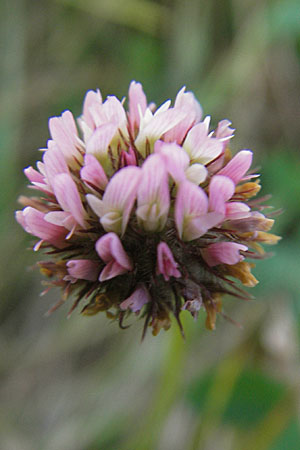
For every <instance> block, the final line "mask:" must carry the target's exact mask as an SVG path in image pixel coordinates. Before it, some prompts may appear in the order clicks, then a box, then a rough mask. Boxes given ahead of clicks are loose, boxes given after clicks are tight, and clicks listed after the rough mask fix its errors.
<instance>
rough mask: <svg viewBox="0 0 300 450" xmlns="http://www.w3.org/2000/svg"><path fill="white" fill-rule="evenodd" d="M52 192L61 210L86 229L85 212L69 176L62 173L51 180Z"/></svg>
mask: <svg viewBox="0 0 300 450" xmlns="http://www.w3.org/2000/svg"><path fill="white" fill-rule="evenodd" d="M53 190H54V193H55V196H56V198H57V201H58V203H59V204H60V206H61V208H62V209H63V210H64V211H66V212H70V213H71V214H72V216H73V217H74V219H75V220H76V222H77V223H78V224H79V225H81V226H82V227H83V228H86V223H85V218H86V216H87V215H86V212H85V210H84V208H83V206H82V203H81V199H80V195H79V192H78V190H77V187H76V184H75V182H74V181H73V179H72V177H71V175H69V174H67V173H62V174H59V175H56V177H55V178H54V180H53Z"/></svg>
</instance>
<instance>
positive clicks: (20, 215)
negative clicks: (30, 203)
mask: <svg viewBox="0 0 300 450" xmlns="http://www.w3.org/2000/svg"><path fill="white" fill-rule="evenodd" d="M15 218H16V221H17V222H18V223H19V224H20V225H21V227H22V228H24V230H25V231H26V232H27V233H30V228H29V227H28V226H27V225H26V221H25V217H24V214H23V211H16V212H15Z"/></svg>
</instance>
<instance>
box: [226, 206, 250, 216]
mask: <svg viewBox="0 0 300 450" xmlns="http://www.w3.org/2000/svg"><path fill="white" fill-rule="evenodd" d="M250 214H251V209H250V207H249V206H248V205H246V204H245V203H242V202H228V203H226V212H225V215H226V219H229V220H238V219H245V218H246V217H250Z"/></svg>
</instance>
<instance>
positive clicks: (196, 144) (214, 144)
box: [183, 118, 223, 164]
mask: <svg viewBox="0 0 300 450" xmlns="http://www.w3.org/2000/svg"><path fill="white" fill-rule="evenodd" d="M208 119H209V118H206V119H205V120H204V121H203V122H200V123H198V124H196V125H195V126H193V128H191V130H190V131H189V132H188V134H187V136H186V139H185V141H184V144H183V147H184V149H185V150H186V151H187V153H188V154H189V156H190V159H191V161H192V162H198V163H201V164H207V163H209V162H210V161H212V160H213V159H215V158H216V157H217V156H219V155H220V154H221V152H222V149H223V145H222V143H221V142H220V141H219V140H218V139H216V138H214V137H211V136H210V135H208V131H209V129H208V126H209V120H208Z"/></svg>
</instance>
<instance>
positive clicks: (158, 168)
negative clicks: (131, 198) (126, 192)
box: [136, 154, 170, 231]
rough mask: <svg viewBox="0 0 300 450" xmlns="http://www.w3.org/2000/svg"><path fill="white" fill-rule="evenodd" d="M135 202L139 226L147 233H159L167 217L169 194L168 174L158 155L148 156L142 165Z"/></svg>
mask: <svg viewBox="0 0 300 450" xmlns="http://www.w3.org/2000/svg"><path fill="white" fill-rule="evenodd" d="M137 201H138V207H137V211H136V215H137V217H138V221H139V223H140V225H141V226H142V227H143V228H144V229H145V230H147V231H161V230H162V229H163V228H164V226H165V224H166V221H167V217H168V212H169V207H170V193H169V183H168V173H167V171H166V168H165V164H164V162H163V159H162V158H161V156H160V155H158V154H153V155H150V156H149V157H148V158H147V159H146V160H145V162H144V164H143V167H142V175H141V181H140V184H139V187H138V191H137Z"/></svg>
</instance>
